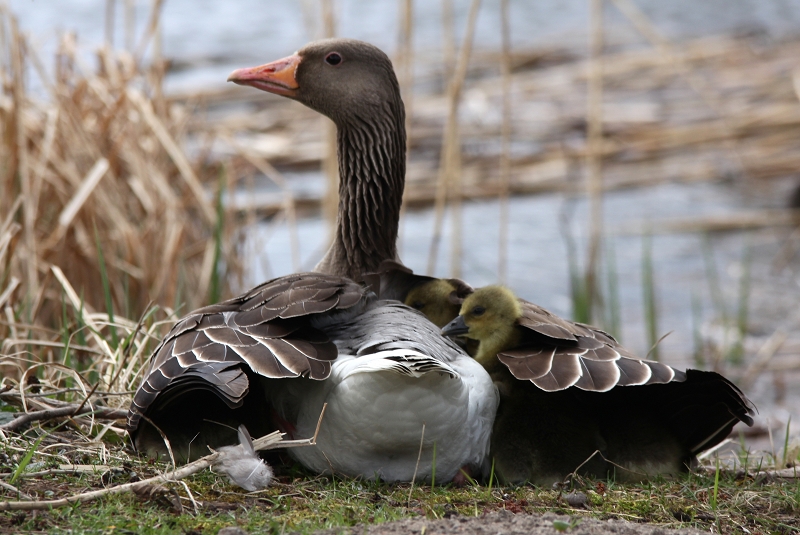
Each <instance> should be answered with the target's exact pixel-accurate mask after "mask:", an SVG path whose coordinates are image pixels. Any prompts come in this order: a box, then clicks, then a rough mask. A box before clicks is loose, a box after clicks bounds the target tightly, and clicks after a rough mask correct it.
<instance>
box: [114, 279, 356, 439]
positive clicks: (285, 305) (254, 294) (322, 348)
mask: <svg viewBox="0 0 800 535" xmlns="http://www.w3.org/2000/svg"><path fill="white" fill-rule="evenodd" d="M365 296H366V294H365V290H364V289H363V288H362V287H361V286H360V285H358V284H356V283H355V282H353V281H351V280H349V279H346V278H343V277H337V276H331V275H324V274H320V273H299V274H294V275H289V276H285V277H279V278H276V279H273V280H271V281H268V282H265V283H263V284H261V285H259V286H257V287H255V288H253V289H252V290H250V291H249V292H247V293H245V294H243V295H240V296H238V297H235V298H233V299H229V300H227V301H223V302H221V303H218V304H215V305H210V306H207V307H203V308H200V309H198V310H195V311H194V312H192V313H190V314H189V315H187V316H186V317H184V318H183V319H182V320H180V321H179V322H178V323H177V324H176V325H175V326H174V327H173V328H172V329H171V330H170V332H169V333H168V334H167V336H166V337H165V338H164V340H163V341H162V342H161V344H160V345H159V346H158V347H157V348H156V350H155V352H154V353H153V357H152V359H151V361H150V365H149V367H148V369H147V371H146V372H145V374H144V377H143V380H142V384H141V386H140V387H139V389H138V390H137V391H136V393H135V395H134V398H133V402H132V403H131V407H130V410H129V412H128V429H129V430H130V431H131V432H133V431H135V430H136V429H137V427H138V425H139V423H140V420H141V418H142V415H144V414H146V413H147V412H148V410H149V409H150V408H151V406H152V405H153V403H154V402H155V401H156V399H157V398H159V396H163V399H162V400H160V403H161V404H163V402H166V401H167V400H169V399H173V398H174V397H176V396H179V395H181V393H183V392H188V391H190V390H196V389H205V390H209V391H211V392H213V393H214V394H215V395H216V396H218V397H219V398H220V399H222V400H223V402H224V403H225V404H226V405H228V406H229V407H231V408H233V407H237V406H239V405H240V404H241V402H242V399H243V398H244V396H245V395H246V394H247V392H248V387H249V382H248V380H247V377H246V373H245V371H244V370H246V371H247V372H252V373H254V374H257V375H260V376H263V377H270V378H283V377H297V376H307V377H310V378H312V379H325V378H326V377H328V376H329V375H330V372H331V362H332V361H333V360H334V359H336V356H337V349H336V346H335V345H334V343H333V342H331V340H330V338H328V336H327V335H325V333H324V332H322V331H321V330H320V329H318V328H316V327H315V326H314V325H312V322H311V318H313V317H315V316H320V315H326V314H328V315H330V314H331V313H335V312H339V311H340V312H346V311H355V310H357V309H359V308H360V307H356V305H357V304H359V303H363V302H364V300H365Z"/></svg>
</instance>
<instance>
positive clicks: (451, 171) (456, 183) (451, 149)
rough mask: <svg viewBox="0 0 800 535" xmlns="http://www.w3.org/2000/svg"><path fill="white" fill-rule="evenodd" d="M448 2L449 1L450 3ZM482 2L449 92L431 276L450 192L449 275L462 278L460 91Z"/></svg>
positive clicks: (475, 2) (472, 14)
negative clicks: (450, 241)
mask: <svg viewBox="0 0 800 535" xmlns="http://www.w3.org/2000/svg"><path fill="white" fill-rule="evenodd" d="M448 1H449V0H448ZM480 4H481V2H480V0H472V3H471V4H470V8H469V15H468V18H467V28H466V31H465V32H464V39H463V42H462V43H461V48H460V50H459V55H458V60H457V63H456V66H455V69H454V71H453V75H452V77H451V79H450V80H449V83H448V88H447V104H448V107H447V111H448V112H447V123H446V124H445V130H444V134H443V140H442V152H441V161H440V164H439V174H438V176H437V192H436V221H435V223H434V230H433V238H432V239H431V247H430V251H429V255H428V274H431V275H432V274H433V272H434V270H435V269H436V258H437V256H438V253H439V250H438V248H439V241H440V239H441V233H442V224H443V221H444V205H445V203H446V199H447V197H448V195H447V190H448V189H450V190H451V195H452V200H453V216H452V223H453V229H452V245H451V266H450V271H451V275H452V276H453V277H460V276H461V247H462V238H461V199H462V193H461V169H460V167H461V140H460V137H459V124H458V107H459V104H460V102H461V91H462V89H463V87H464V80H465V79H466V76H467V67H468V63H469V58H470V54H471V52H472V38H473V35H474V33H475V22H476V20H477V18H478V8H479V7H480Z"/></svg>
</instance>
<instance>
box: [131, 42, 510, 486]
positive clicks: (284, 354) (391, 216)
mask: <svg viewBox="0 0 800 535" xmlns="http://www.w3.org/2000/svg"><path fill="white" fill-rule="evenodd" d="M229 80H230V81H233V82H235V83H237V84H242V85H250V86H253V87H256V88H258V89H262V90H264V91H267V92H270V93H275V94H278V95H283V96H286V97H288V98H291V99H294V100H297V101H299V102H301V103H303V104H305V105H306V106H309V107H310V108H312V109H314V110H316V111H319V112H320V113H322V114H324V115H326V116H328V117H329V118H330V119H332V120H333V122H334V123H335V124H336V127H337V145H338V158H339V174H340V177H341V181H340V186H339V198H340V201H339V213H338V217H337V222H336V232H335V236H334V240H333V243H332V245H331V247H330V249H329V250H328V252H327V254H326V255H325V257H324V258H323V260H322V261H321V262H320V263H319V264H318V265H317V266H316V268H315V272H314V273H301V274H295V275H289V276H285V277H279V278H277V279H274V280H271V281H268V282H266V283H264V284H262V285H260V286H258V287H256V288H254V289H253V290H251V291H249V292H247V293H245V294H243V295H241V296H239V297H235V298H233V299H230V300H228V301H225V302H222V303H219V304H216V305H211V306H208V307H205V308H201V309H199V310H196V311H194V312H192V313H190V314H189V315H187V316H186V317H185V318H183V319H182V320H180V321H179V322H178V323H177V324H176V325H175V326H174V327H173V328H172V330H171V331H170V332H169V333H168V334H167V336H166V337H165V338H164V340H163V341H162V343H161V345H160V346H159V347H158V348H156V350H155V352H154V354H153V357H152V359H151V362H150V364H149V367H148V368H147V370H146V371H145V373H144V376H143V381H142V384H141V386H140V388H139V389H138V390H137V392H136V393H135V395H134V398H133V402H132V404H131V407H130V411H129V415H128V429H129V430H130V433H131V435H132V437H133V439H134V444H135V446H136V447H137V449H139V450H141V451H146V452H148V453H151V454H152V453H156V454H157V453H163V452H164V450H165V448H166V447H165V441H164V439H163V437H162V433H163V434H164V435H165V436H166V438H167V441H168V442H169V443H170V445H171V447H172V450H173V452H174V453H175V454H176V455H177V456H179V457H180V458H181V459H191V458H195V457H197V456H199V455H202V454H204V453H206V452H207V446H211V447H215V448H216V447H219V446H221V445H225V444H231V443H235V442H236V429H237V427H238V426H239V425H240V424H243V425H245V426H246V427H247V428H248V429H249V430H250V432H251V433H252V434H253V435H255V436H261V435H263V434H265V433H267V432H269V431H272V430H274V429H275V428H279V429H281V430H283V431H286V432H288V433H289V434H290V435H293V436H294V437H296V438H307V437H309V436H311V435H313V432H314V428H315V427H316V425H317V421H318V418H319V415H320V411H321V410H322V407H323V404H324V403H327V404H328V408H327V411H326V413H325V417H324V419H323V420H322V425H321V428H320V433H319V436H318V441H317V445H316V447H308V448H296V449H293V450H291V454H292V455H294V456H295V457H296V458H297V459H298V460H299V461H300V462H301V463H302V464H304V465H305V466H306V467H308V468H310V469H311V470H314V471H315V472H318V473H321V472H331V471H332V472H335V473H338V474H342V475H347V476H362V477H365V478H374V477H379V478H382V479H384V480H389V481H396V480H401V481H403V480H405V481H408V480H411V478H412V477H413V476H414V474H415V473H416V477H417V479H418V480H425V479H432V478H433V477H435V478H436V479H437V480H438V481H448V480H450V479H452V478H453V477H454V476H456V475H457V474H458V473H459V470H460V469H461V468H462V467H464V466H470V465H479V464H480V463H481V462H483V461H484V460H485V458H486V455H487V452H488V444H489V434H490V431H491V427H492V422H493V420H494V414H495V412H496V408H497V393H496V390H495V388H494V386H493V385H492V382H491V379H490V378H489V375H488V374H487V373H486V371H485V370H484V369H483V368H482V367H481V366H480V364H478V363H476V362H475V361H474V360H473V359H471V358H469V356H467V355H466V354H465V353H464V352H463V351H461V350H460V349H459V348H458V347H457V346H456V345H455V344H453V343H452V342H451V341H450V340H448V339H446V338H444V337H442V336H441V334H440V332H439V329H438V328H436V327H435V326H434V325H433V324H431V323H430V322H429V321H427V320H426V319H425V317H424V316H423V315H422V314H420V313H419V312H417V311H415V310H413V309H412V308H409V307H407V306H405V305H403V304H401V303H398V302H396V301H387V300H384V299H379V298H378V297H377V296H376V295H375V294H374V293H373V292H371V291H369V289H367V288H366V287H364V286H362V285H361V284H359V283H358V282H360V281H362V280H363V278H364V274H365V273H367V272H374V271H376V270H377V269H378V268H379V266H380V264H381V262H382V261H384V260H395V259H396V257H397V253H396V245H395V242H396V238H397V227H398V218H399V209H400V203H401V200H402V193H403V185H404V180H405V131H404V109H403V103H402V100H401V99H400V91H399V87H398V84H397V80H396V78H395V75H394V72H393V70H392V65H391V62H390V61H389V58H388V57H387V56H386V55H385V54H384V53H383V52H381V51H380V50H378V49H377V48H375V47H373V46H371V45H369V44H367V43H363V42H360V41H354V40H348V39H331V40H324V41H318V42H315V43H311V44H309V45H307V46H306V47H305V48H303V49H302V50H300V51H299V52H297V53H296V54H294V55H292V56H289V57H287V58H284V59H281V60H278V61H275V62H272V63H269V64H266V65H262V66H259V67H254V68H248V69H240V70H237V71H235V72H234V73H233V74H231V76H230V78H229ZM354 281H358V282H354ZM434 455H435V460H434ZM418 457H419V461H418ZM434 465H435V466H434ZM434 470H435V473H434Z"/></svg>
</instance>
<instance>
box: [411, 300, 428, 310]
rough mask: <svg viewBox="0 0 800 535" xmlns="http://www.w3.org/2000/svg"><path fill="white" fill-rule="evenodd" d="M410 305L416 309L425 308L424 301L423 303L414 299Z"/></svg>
mask: <svg viewBox="0 0 800 535" xmlns="http://www.w3.org/2000/svg"><path fill="white" fill-rule="evenodd" d="M411 306H412V307H414V308H416V309H417V310H422V309H423V308H425V303H423V302H422V301H414V302H413V303H411Z"/></svg>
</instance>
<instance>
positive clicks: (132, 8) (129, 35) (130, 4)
mask: <svg viewBox="0 0 800 535" xmlns="http://www.w3.org/2000/svg"><path fill="white" fill-rule="evenodd" d="M124 21H125V50H127V51H128V52H130V53H133V47H134V46H135V43H136V0H125V19H124Z"/></svg>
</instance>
